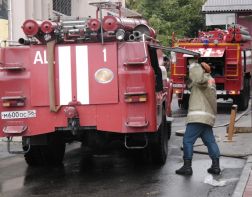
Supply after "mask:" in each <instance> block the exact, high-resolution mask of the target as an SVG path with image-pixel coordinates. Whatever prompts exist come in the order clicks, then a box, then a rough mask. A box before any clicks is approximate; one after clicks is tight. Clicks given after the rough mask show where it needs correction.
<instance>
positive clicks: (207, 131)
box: [176, 59, 221, 175]
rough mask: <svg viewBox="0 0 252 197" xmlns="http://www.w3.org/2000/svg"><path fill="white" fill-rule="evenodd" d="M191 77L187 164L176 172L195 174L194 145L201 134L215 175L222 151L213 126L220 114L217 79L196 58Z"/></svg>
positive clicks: (185, 153) (185, 148)
mask: <svg viewBox="0 0 252 197" xmlns="http://www.w3.org/2000/svg"><path fill="white" fill-rule="evenodd" d="M189 64H190V67H189V78H190V82H189V83H190V84H188V86H189V88H191V95H190V100H189V109H188V114H187V126H186V131H185V134H184V138H183V151H184V156H183V159H184V165H183V166H182V167H181V168H180V169H178V170H176V174H180V175H192V173H193V170H192V167H191V164H192V156H193V145H194V143H195V141H196V140H197V138H198V137H201V139H202V141H203V143H204V144H205V145H206V146H207V148H208V154H209V156H210V158H211V159H212V165H211V167H210V168H209V169H208V170H207V171H208V172H209V173H211V174H220V172H221V170H220V165H219V157H220V151H219V147H218V145H217V144H216V141H215V138H214V135H213V130H212V127H213V125H214V122H215V116H216V113H217V97H216V87H215V82H214V79H213V78H212V77H211V75H210V73H211V68H210V66H209V65H208V64H207V63H205V62H202V63H201V64H198V63H197V61H196V60H194V59H191V60H189Z"/></svg>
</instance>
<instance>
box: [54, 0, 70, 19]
mask: <svg viewBox="0 0 252 197" xmlns="http://www.w3.org/2000/svg"><path fill="white" fill-rule="evenodd" d="M71 1H72V0H53V10H54V11H56V12H58V13H61V14H64V15H67V16H71V8H72V4H71Z"/></svg>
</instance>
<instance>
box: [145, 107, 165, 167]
mask: <svg viewBox="0 0 252 197" xmlns="http://www.w3.org/2000/svg"><path fill="white" fill-rule="evenodd" d="M169 132H170V131H168V127H167V124H166V115H165V111H164V110H163V118H162V123H161V125H160V126H159V129H158V131H157V133H155V134H153V135H154V136H152V137H153V138H154V139H153V141H152V143H151V144H150V149H151V158H152V162H153V163H155V164H158V165H164V164H165V162H166V158H167V155H168V138H169Z"/></svg>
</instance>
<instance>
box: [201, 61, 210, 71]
mask: <svg viewBox="0 0 252 197" xmlns="http://www.w3.org/2000/svg"><path fill="white" fill-rule="evenodd" d="M201 66H202V68H203V69H204V70H205V72H206V73H211V67H210V66H209V65H208V64H207V63H206V62H201Z"/></svg>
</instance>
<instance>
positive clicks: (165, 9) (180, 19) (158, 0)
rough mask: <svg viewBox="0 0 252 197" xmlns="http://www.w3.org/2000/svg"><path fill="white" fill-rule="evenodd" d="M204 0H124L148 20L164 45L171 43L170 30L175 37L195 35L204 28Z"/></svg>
mask: <svg viewBox="0 0 252 197" xmlns="http://www.w3.org/2000/svg"><path fill="white" fill-rule="evenodd" d="M204 2H205V0H155V1H153V0H126V5H127V7H128V8H130V9H133V10H136V11H137V12H139V13H140V14H142V15H143V17H144V18H146V19H147V20H148V21H149V24H150V26H152V27H153V28H154V29H155V30H156V33H157V35H158V39H159V40H160V41H161V42H162V43H163V44H164V45H170V44H171V37H172V32H175V35H176V37H177V38H183V37H195V36H196V34H197V32H198V31H199V30H202V29H203V28H204V24H205V19H204V18H205V17H204V15H203V14H202V12H201V8H202V5H203V4H204Z"/></svg>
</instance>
